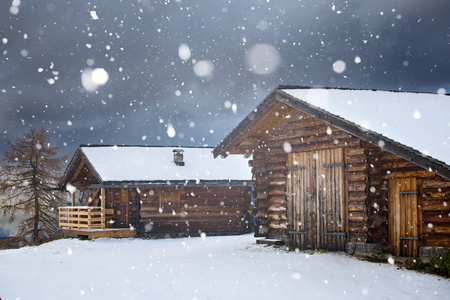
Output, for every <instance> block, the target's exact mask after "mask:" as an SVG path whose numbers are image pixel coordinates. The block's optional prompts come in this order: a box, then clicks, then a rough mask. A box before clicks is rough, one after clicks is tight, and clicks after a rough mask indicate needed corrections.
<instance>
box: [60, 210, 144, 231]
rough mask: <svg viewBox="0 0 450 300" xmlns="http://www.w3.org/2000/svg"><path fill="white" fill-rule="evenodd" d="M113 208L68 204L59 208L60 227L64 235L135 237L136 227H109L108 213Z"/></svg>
mask: <svg viewBox="0 0 450 300" xmlns="http://www.w3.org/2000/svg"><path fill="white" fill-rule="evenodd" d="M113 213H114V210H113V209H103V208H102V207H92V206H66V207H60V208H59V228H60V229H61V230H62V231H63V233H64V235H76V236H87V237H90V238H92V239H96V238H100V237H117V238H118V237H135V236H136V229H134V228H107V226H106V220H107V215H111V214H113Z"/></svg>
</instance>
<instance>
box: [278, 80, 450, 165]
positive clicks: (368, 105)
mask: <svg viewBox="0 0 450 300" xmlns="http://www.w3.org/2000/svg"><path fill="white" fill-rule="evenodd" d="M283 92H285V93H287V94H289V95H291V96H293V97H295V98H297V99H299V100H303V101H306V102H307V103H310V104H312V105H314V106H316V107H319V108H321V109H323V110H325V111H328V112H330V113H331V114H334V115H337V116H340V117H342V118H344V119H346V120H347V121H350V122H353V123H355V124H356V125H359V126H361V127H363V128H365V129H369V130H371V131H373V132H376V133H379V134H382V135H383V136H385V137H388V138H390V139H392V140H394V141H396V142H399V143H401V144H403V145H405V146H409V147H411V148H414V149H416V150H418V151H419V152H421V153H423V154H426V155H429V156H431V157H433V158H435V159H437V160H440V161H442V162H444V163H446V164H447V165H450V97H449V96H446V95H437V94H425V93H406V92H389V91H372V90H339V89H321V88H313V89H285V90H283ZM380 144H381V145H383V141H381V142H380Z"/></svg>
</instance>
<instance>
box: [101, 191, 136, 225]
mask: <svg viewBox="0 0 450 300" xmlns="http://www.w3.org/2000/svg"><path fill="white" fill-rule="evenodd" d="M106 199H107V204H106V207H107V208H113V209H114V215H113V216H112V219H111V220H109V222H111V224H110V226H109V227H113V228H128V227H129V211H130V209H129V205H130V204H129V201H128V190H127V189H108V190H107V196H106Z"/></svg>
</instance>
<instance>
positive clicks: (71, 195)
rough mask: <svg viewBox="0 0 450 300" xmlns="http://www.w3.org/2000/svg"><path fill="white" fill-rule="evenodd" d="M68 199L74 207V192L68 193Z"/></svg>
mask: <svg viewBox="0 0 450 300" xmlns="http://www.w3.org/2000/svg"><path fill="white" fill-rule="evenodd" d="M70 197H71V200H72V201H71V204H72V206H75V192H74V193H70Z"/></svg>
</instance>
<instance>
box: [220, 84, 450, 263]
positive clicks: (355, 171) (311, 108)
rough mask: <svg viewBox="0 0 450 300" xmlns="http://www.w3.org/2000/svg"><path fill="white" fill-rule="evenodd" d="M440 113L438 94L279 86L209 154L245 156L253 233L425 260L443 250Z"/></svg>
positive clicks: (296, 244)
mask: <svg viewBox="0 0 450 300" xmlns="http://www.w3.org/2000/svg"><path fill="white" fill-rule="evenodd" d="M449 112H450V99H449V97H448V96H445V95H433V94H420V93H400V92H387V91H364V90H345V89H324V88H307V87H288V86H284V87H282V86H280V87H278V88H276V89H275V90H274V91H272V92H271V93H270V94H269V95H268V96H267V97H266V98H265V99H264V100H263V101H262V102H261V103H260V104H259V105H258V106H257V107H256V108H255V110H254V111H253V112H251V113H250V114H249V115H248V116H247V117H246V118H245V119H244V120H243V121H242V122H241V123H240V124H239V125H238V126H237V127H236V128H235V129H234V130H233V131H232V132H230V134H229V135H228V136H227V137H225V138H224V139H223V141H221V142H220V143H219V144H218V145H217V146H216V148H215V149H214V155H215V156H216V157H217V156H223V157H226V156H228V155H229V154H243V155H245V156H252V157H253V158H252V160H251V162H250V164H251V166H252V172H253V175H254V177H255V178H256V182H255V191H256V207H257V210H258V212H257V215H256V217H257V218H256V219H257V224H256V226H257V227H256V236H264V237H268V238H271V239H280V240H282V241H285V242H286V243H287V244H288V245H289V246H291V247H292V248H299V249H327V250H349V248H350V247H355V246H361V247H362V248H365V245H381V246H382V249H383V251H385V252H389V253H392V254H394V255H402V256H417V255H419V254H421V255H426V254H430V253H432V252H433V251H435V250H437V249H442V247H449V246H450V205H448V204H449V203H448V201H449V195H450V166H449V165H450V143H449V137H450V129H449V123H448V122H449V120H450V118H449V116H450V114H449ZM358 243H363V244H362V245H361V244H358Z"/></svg>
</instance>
